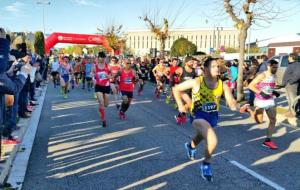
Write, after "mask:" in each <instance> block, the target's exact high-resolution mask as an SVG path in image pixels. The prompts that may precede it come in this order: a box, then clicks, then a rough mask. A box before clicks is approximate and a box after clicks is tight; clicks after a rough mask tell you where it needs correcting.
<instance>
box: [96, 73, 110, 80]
mask: <svg viewBox="0 0 300 190" xmlns="http://www.w3.org/2000/svg"><path fill="white" fill-rule="evenodd" d="M98 76H99V79H100V80H105V79H107V78H108V76H107V74H106V73H105V72H99V73H98Z"/></svg>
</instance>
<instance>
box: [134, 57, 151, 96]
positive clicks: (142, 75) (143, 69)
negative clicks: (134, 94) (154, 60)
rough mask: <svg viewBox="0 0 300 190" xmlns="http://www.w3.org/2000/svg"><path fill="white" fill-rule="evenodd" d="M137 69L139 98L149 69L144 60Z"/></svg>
mask: <svg viewBox="0 0 300 190" xmlns="http://www.w3.org/2000/svg"><path fill="white" fill-rule="evenodd" d="M137 69H138V70H137V74H138V76H139V85H140V87H139V90H138V96H140V95H141V93H142V91H143V89H144V85H145V82H146V80H147V79H148V72H149V69H148V67H147V65H146V63H145V61H144V60H142V62H141V63H140V64H139V65H138V67H137Z"/></svg>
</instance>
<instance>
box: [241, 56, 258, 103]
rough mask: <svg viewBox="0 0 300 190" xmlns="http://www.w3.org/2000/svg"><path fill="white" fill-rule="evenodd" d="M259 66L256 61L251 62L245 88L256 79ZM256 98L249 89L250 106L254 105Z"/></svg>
mask: <svg viewBox="0 0 300 190" xmlns="http://www.w3.org/2000/svg"><path fill="white" fill-rule="evenodd" d="M258 65H259V63H258V61H257V60H256V59H252V60H251V66H250V68H249V70H248V72H247V73H246V80H245V82H244V86H248V85H249V84H250V83H251V81H252V80H253V79H254V78H255V76H256V73H257V69H258ZM254 98H255V93H254V92H253V91H252V90H250V89H249V100H248V103H249V104H250V106H253V105H254Z"/></svg>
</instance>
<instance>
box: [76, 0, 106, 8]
mask: <svg viewBox="0 0 300 190" xmlns="http://www.w3.org/2000/svg"><path fill="white" fill-rule="evenodd" d="M71 2H73V3H76V4H78V5H81V6H90V7H101V5H100V4H98V3H95V2H93V1H90V0H71Z"/></svg>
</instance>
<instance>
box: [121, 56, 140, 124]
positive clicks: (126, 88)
mask: <svg viewBox="0 0 300 190" xmlns="http://www.w3.org/2000/svg"><path fill="white" fill-rule="evenodd" d="M123 66H124V67H123V68H121V69H120V70H119V72H118V74H117V75H116V77H120V84H119V88H120V91H121V94H122V100H123V101H122V104H121V109H120V112H119V117H120V119H122V120H124V119H126V116H125V112H126V111H127V110H128V108H129V106H130V103H131V100H132V98H133V90H134V82H135V81H136V80H137V79H138V76H137V75H136V72H135V71H134V70H133V69H132V68H131V64H130V61H129V60H128V59H125V60H124V65H123Z"/></svg>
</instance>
